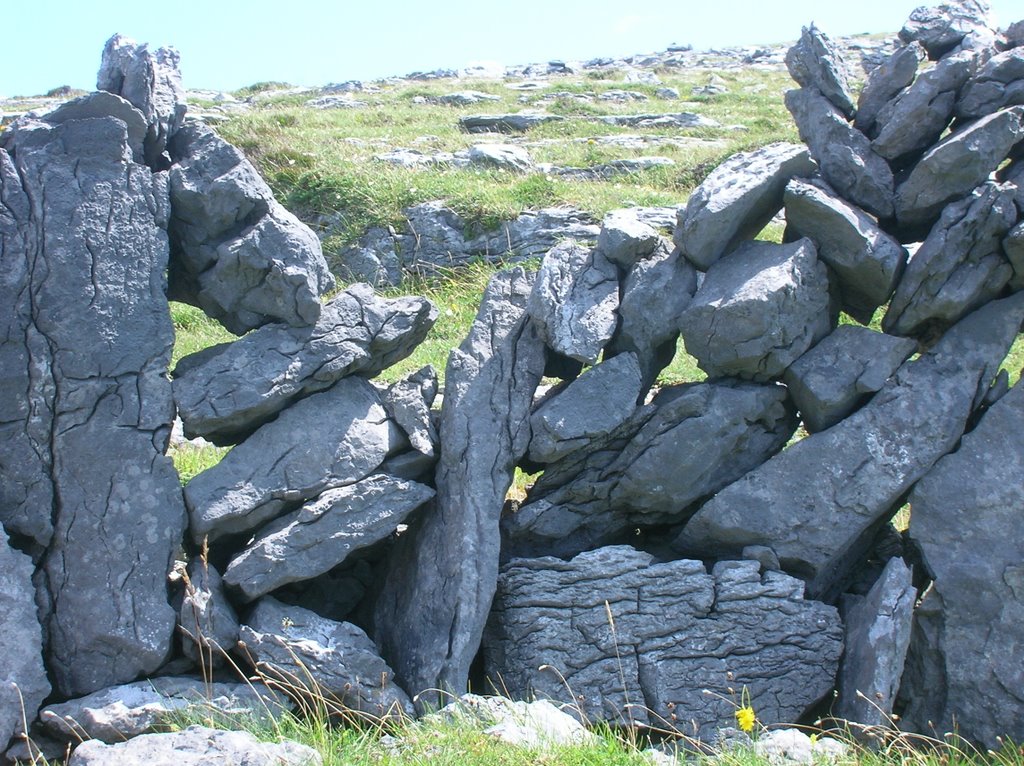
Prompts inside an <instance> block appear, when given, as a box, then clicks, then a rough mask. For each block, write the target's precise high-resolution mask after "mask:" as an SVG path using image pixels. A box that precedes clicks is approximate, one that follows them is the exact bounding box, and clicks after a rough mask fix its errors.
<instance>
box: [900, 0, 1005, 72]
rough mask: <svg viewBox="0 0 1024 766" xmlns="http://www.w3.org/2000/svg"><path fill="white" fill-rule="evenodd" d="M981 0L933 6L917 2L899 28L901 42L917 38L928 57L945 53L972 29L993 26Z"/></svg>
mask: <svg viewBox="0 0 1024 766" xmlns="http://www.w3.org/2000/svg"><path fill="white" fill-rule="evenodd" d="M989 13H990V12H989V7H988V3H987V2H985V0H953V2H948V3H940V4H939V5H936V6H934V7H928V6H921V7H920V8H917V9H915V10H913V11H911V13H910V18H909V19H908V20H907V23H906V24H904V25H903V28H902V29H901V30H900V39H901V40H903V42H905V43H909V42H913V41H914V40H916V41H918V42H919V43H921V45H923V46H924V47H925V49H926V50H927V51H928V56H929V58H932V59H938V58H939V57H940V56H942V55H943V54H946V53H949V51H951V50H953V49H954V48H955V47H956V46H958V45H959V44H960V43H961V42H963V40H964V38H965V37H967V35H969V34H971V33H972V32H975V31H979V30H990V29H992V28H993V24H992V20H991V17H990V16H989Z"/></svg>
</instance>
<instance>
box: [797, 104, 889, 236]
mask: <svg viewBox="0 0 1024 766" xmlns="http://www.w3.org/2000/svg"><path fill="white" fill-rule="evenodd" d="M786 107H787V108H788V109H789V111H790V113H791V114H792V115H793V119H794V121H795V122H796V127H797V130H798V131H799V132H800V139H801V140H802V141H804V143H806V144H807V147H808V148H809V149H810V151H811V156H812V157H813V158H814V159H815V161H817V163H818V166H819V167H820V169H821V175H822V176H823V177H824V178H825V180H826V181H828V183H829V185H830V186H832V188H833V189H835V190H836V191H837V192H839V194H840V196H842V197H843V198H844V199H847V200H849V201H850V202H852V203H854V204H855V205H858V206H860V207H862V208H864V209H865V210H867V211H868V212H869V213H871V214H872V215H875V216H878V217H879V218H889V217H891V216H892V214H893V176H892V170H890V168H889V164H888V163H887V162H886V161H885V160H884V159H882V157H880V156H879V155H878V154H876V153H875V151H874V150H873V149H872V148H871V142H870V141H869V140H868V138H867V136H865V135H864V134H863V133H861V132H860V131H859V130H857V129H856V128H854V127H853V126H852V125H850V123H848V122H847V121H846V118H845V117H843V115H842V113H841V112H840V111H839V110H838V109H836V108H835V107H834V106H832V104H831V103H830V102H829V101H828V99H826V98H825V97H824V96H822V95H820V94H819V93H818V92H817V91H815V90H812V89H810V88H800V89H799V90H790V91H786Z"/></svg>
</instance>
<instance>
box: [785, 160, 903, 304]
mask: <svg viewBox="0 0 1024 766" xmlns="http://www.w3.org/2000/svg"><path fill="white" fill-rule="evenodd" d="M785 201H786V224H787V227H788V228H787V231H788V230H789V229H791V230H792V232H793V234H795V235H796V236H799V237H808V238H809V239H811V240H812V241H813V242H814V244H815V246H816V247H817V251H818V258H820V259H821V260H822V261H824V262H825V263H826V264H828V265H829V266H830V267H831V269H832V275H833V276H834V280H835V283H836V284H837V285H838V287H839V293H840V296H841V299H842V306H843V310H845V311H846V312H847V313H848V314H850V316H852V317H853V318H854V319H856V320H857V321H859V322H862V323H867V322H869V321H871V316H872V315H873V314H874V312H875V309H877V308H878V307H879V306H881V305H882V304H883V303H885V302H886V301H888V300H889V297H890V296H891V295H892V293H893V290H895V289H896V282H897V280H898V279H899V277H900V275H901V274H902V273H903V267H904V265H905V264H906V261H907V252H906V250H905V249H904V248H903V246H902V245H900V243H899V242H897V241H896V240H895V239H894V238H893V237H892V236H890V235H889V234H886V233H885V232H884V231H882V229H881V228H879V226H878V224H877V223H876V222H875V220H874V219H873V218H871V216H869V215H867V214H866V213H864V212H863V211H862V210H859V209H858V208H857V207H856V206H854V205H851V204H850V203H848V202H846V201H844V200H843V199H842V198H840V197H839V196H838V195H836V194H835V193H834V192H833V191H832V190H831V189H829V188H828V187H827V186H825V185H824V184H814V183H808V182H806V181H801V180H799V179H795V178H794V179H793V180H792V181H790V182H789V184H787V186H786V196H785Z"/></svg>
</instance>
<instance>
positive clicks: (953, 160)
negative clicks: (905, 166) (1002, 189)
mask: <svg viewBox="0 0 1024 766" xmlns="http://www.w3.org/2000/svg"><path fill="white" fill-rule="evenodd" d="M1022 116H1024V107H1019V106H1017V107H1011V108H1009V109H1003V110H1001V111H999V112H996V113H995V114H993V115H990V116H989V117H983V118H982V119H980V120H977V121H976V122H973V123H971V124H970V125H967V126H965V127H963V128H961V129H960V130H958V131H956V132H955V133H953V134H952V135H950V136H947V137H946V138H944V139H943V140H942V141H941V142H939V143H938V144H937V145H936V146H935V147H934V148H933V149H930V150H929V151H928V152H927V153H926V154H925V155H924V157H922V158H921V160H920V161H919V162H918V163H917V165H915V166H914V169H913V170H912V171H911V173H910V175H909V176H908V177H907V179H906V180H905V181H904V182H903V183H901V184H900V186H899V188H898V189H897V190H896V217H897V219H898V220H899V222H900V225H901V226H905V227H909V228H914V227H923V226H929V225H931V224H932V223H934V222H935V220H937V219H938V217H939V214H940V213H941V212H942V209H943V208H944V207H945V206H946V205H947V204H948V203H949V202H952V201H953V200H956V199H959V198H960V197H963V196H965V195H966V194H968V193H969V192H970V191H971V190H972V189H974V188H975V187H977V186H978V185H979V184H981V183H983V182H984V181H985V180H986V179H987V178H988V176H989V174H990V173H992V171H994V170H995V169H996V168H997V167H998V166H999V164H1000V163H1001V162H1002V161H1003V160H1004V159H1005V158H1006V155H1007V154H1008V153H1009V151H1010V149H1011V147H1013V145H1014V144H1016V143H1017V142H1018V141H1020V140H1021V138H1024V126H1022V125H1021V118H1022Z"/></svg>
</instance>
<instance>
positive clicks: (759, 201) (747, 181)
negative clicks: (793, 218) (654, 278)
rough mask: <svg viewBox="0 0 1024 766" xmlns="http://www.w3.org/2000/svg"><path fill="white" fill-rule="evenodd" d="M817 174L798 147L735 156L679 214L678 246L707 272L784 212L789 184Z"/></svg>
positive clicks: (771, 147)
mask: <svg viewBox="0 0 1024 766" xmlns="http://www.w3.org/2000/svg"><path fill="white" fill-rule="evenodd" d="M814 170H815V165H814V163H813V162H812V161H811V158H810V155H809V154H808V153H807V149H806V148H804V147H803V146H798V145H796V144H785V143H778V144H770V145H768V146H765V147H762V148H761V149H757V150H756V151H753V152H746V153H740V154H736V155H733V156H732V157H730V158H729V159H727V160H726V161H725V162H723V163H722V164H721V165H719V166H718V167H717V168H715V169H714V170H713V171H711V173H710V175H708V177H707V178H705V179H704V181H703V182H702V183H701V185H700V186H698V187H697V188H696V189H695V190H694V191H693V194H691V195H690V199H689V201H688V202H687V203H686V207H685V208H683V209H681V210H680V211H679V220H678V224H677V226H676V231H675V243H676V245H677V246H678V247H679V249H680V250H682V251H683V253H684V254H685V255H686V258H687V260H689V261H690V263H692V264H693V265H694V266H696V267H697V268H698V269H701V270H703V271H706V270H707V269H708V268H709V267H710V266H711V264H713V263H714V262H715V261H717V260H718V259H719V258H721V257H722V256H723V255H725V254H726V253H727V252H729V251H730V250H732V249H734V248H735V247H736V245H738V244H739V243H740V242H742V241H743V240H746V239H751V238H752V237H753V236H754V235H756V234H757V233H758V232H759V231H761V229H763V228H764V227H765V225H766V224H767V223H768V222H769V221H770V220H771V219H772V217H773V216H774V215H775V214H776V213H778V212H779V210H780V209H781V208H782V194H783V191H784V190H785V188H786V184H787V183H788V182H789V179H791V178H793V177H798V176H809V175H811V174H812V173H813V172H814Z"/></svg>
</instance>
